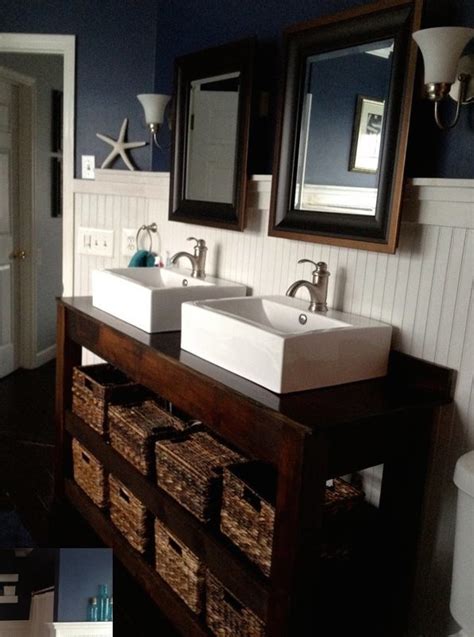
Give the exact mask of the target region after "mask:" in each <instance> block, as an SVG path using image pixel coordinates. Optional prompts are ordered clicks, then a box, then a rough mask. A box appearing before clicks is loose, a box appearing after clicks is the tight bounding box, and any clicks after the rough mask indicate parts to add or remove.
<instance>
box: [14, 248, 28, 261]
mask: <svg viewBox="0 0 474 637" xmlns="http://www.w3.org/2000/svg"><path fill="white" fill-rule="evenodd" d="M10 259H19V260H20V261H24V260H25V259H26V252H25V250H14V251H13V252H12V253H11V255H10Z"/></svg>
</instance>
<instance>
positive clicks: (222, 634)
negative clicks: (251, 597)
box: [206, 571, 265, 637]
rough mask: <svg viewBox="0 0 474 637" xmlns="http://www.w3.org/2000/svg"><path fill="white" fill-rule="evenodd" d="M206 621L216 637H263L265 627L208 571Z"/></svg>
mask: <svg viewBox="0 0 474 637" xmlns="http://www.w3.org/2000/svg"><path fill="white" fill-rule="evenodd" d="M206 621H207V625H208V626H209V628H210V629H211V630H212V631H213V633H215V634H216V635H218V637H264V634H265V625H264V623H263V622H262V621H260V619H259V618H258V617H257V616H256V615H255V614H254V613H253V612H252V611H251V610H249V609H248V608H247V607H246V606H244V605H243V604H241V603H240V601H239V600H238V599H237V598H236V597H234V595H232V594H231V593H230V591H228V590H227V589H226V588H225V586H223V584H221V583H220V582H219V580H217V579H216V578H215V577H214V576H213V575H212V574H211V573H210V572H209V571H207V574H206Z"/></svg>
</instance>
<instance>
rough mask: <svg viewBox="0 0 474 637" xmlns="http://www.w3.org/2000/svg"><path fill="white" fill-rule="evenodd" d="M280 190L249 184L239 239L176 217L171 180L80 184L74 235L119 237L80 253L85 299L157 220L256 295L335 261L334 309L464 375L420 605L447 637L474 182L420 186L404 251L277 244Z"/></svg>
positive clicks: (138, 176) (432, 498)
mask: <svg viewBox="0 0 474 637" xmlns="http://www.w3.org/2000/svg"><path fill="white" fill-rule="evenodd" d="M270 187H271V177H270V176H268V175H262V176H255V177H253V178H252V179H251V180H250V181H249V196H248V210H247V228H246V230H245V232H243V233H239V232H232V231H229V230H221V229H217V228H208V227H205V226H196V225H190V224H183V223H178V222H170V221H168V192H169V175H168V174H167V173H144V172H141V173H139V172H135V173H131V172H126V171H119V170H98V171H97V178H96V180H95V181H85V180H76V181H75V182H74V189H75V215H74V218H75V221H74V225H75V236H76V237H77V232H78V228H79V227H80V226H85V227H89V228H91V227H93V228H104V229H112V230H114V256H113V257H112V258H105V257H94V256H85V255H82V254H78V252H77V250H76V251H75V255H74V292H75V294H76V295H88V294H90V289H91V288H90V273H91V270H93V269H95V268H110V267H118V266H125V265H127V262H128V257H122V256H121V255H120V251H121V234H122V228H137V229H138V227H139V226H141V225H142V224H144V223H146V224H149V223H152V222H156V223H157V225H158V235H159V236H158V237H156V236H154V238H153V239H154V249H155V251H157V252H159V253H160V254H161V255H162V256H163V257H164V258H166V253H167V252H169V254H173V253H174V252H176V251H178V250H183V249H184V250H190V248H191V244H189V243H188V242H187V241H186V238H187V237H189V236H197V237H198V238H204V239H205V240H206V242H207V245H208V248H209V251H208V257H207V272H208V273H209V274H212V275H215V276H219V277H222V278H225V279H229V280H231V281H236V282H239V283H244V284H246V285H247V286H248V287H249V288H250V291H251V293H252V294H284V293H285V291H286V289H287V288H288V286H289V285H290V284H291V283H292V282H293V281H295V280H296V279H300V278H310V274H311V268H310V266H309V265H304V266H303V265H297V261H298V259H300V258H306V259H312V260H314V261H326V262H327V263H328V269H329V271H330V272H331V278H330V281H329V293H328V304H329V305H330V306H332V307H334V308H337V309H339V310H344V311H346V312H354V313H356V314H361V315H363V316H368V317H372V318H374V319H378V320H381V321H385V322H387V323H390V324H391V325H393V327H394V340H393V347H394V348H395V349H398V350H401V351H403V352H406V353H408V354H413V355H414V356H418V357H420V358H423V359H425V360H428V361H432V362H435V363H438V364H440V365H446V366H448V367H451V368H454V369H455V370H457V373H458V374H457V383H456V390H455V404H454V407H453V408H449V409H448V408H446V409H444V410H443V422H442V423H441V426H440V427H439V428H438V432H437V438H436V441H435V448H434V450H433V459H434V460H433V467H432V471H431V473H432V476H431V479H430V483H429V485H428V490H427V506H426V515H425V518H426V522H425V528H424V533H423V536H424V541H423V547H422V559H421V562H420V565H419V602H418V603H417V608H418V610H419V612H420V616H421V618H422V619H421V624H422V626H421V632H423V634H424V635H425V636H426V637H428V636H430V635H433V636H436V637H437V636H438V635H439V636H440V637H441V636H443V637H445V636H446V635H447V634H448V626H447V622H448V618H449V611H448V601H449V588H450V577H451V575H450V569H451V555H452V542H453V524H454V504H455V494H456V491H455V489H454V486H453V484H452V474H453V470H454V464H455V461H456V458H457V457H458V456H459V455H460V454H461V453H462V452H463V451H466V450H467V449H471V448H474V417H473V416H474V413H473V412H474V400H473V377H472V367H473V365H472V362H473V358H474V343H473V341H474V339H473V328H472V325H473V295H472V283H473V259H474V250H473V228H474V180H445V179H414V180H411V181H410V182H409V183H408V184H407V188H406V193H405V199H404V202H403V213H402V225H401V233H400V241H399V247H398V250H397V252H396V254H394V255H387V254H380V253H375V252H367V251H363V250H354V249H347V248H338V247H334V246H328V245H322V244H317V243H306V242H300V241H291V240H288V239H281V238H275V237H269V236H267V226H268V211H269V201H270ZM183 265H184V264H183ZM372 474H373V479H372V480H371V479H367V494H368V497H369V498H371V499H374V498H375V496H376V494H375V492H376V491H378V488H377V487H378V476H379V473H378V472H377V471H373V472H372ZM372 491H374V493H373V492H372Z"/></svg>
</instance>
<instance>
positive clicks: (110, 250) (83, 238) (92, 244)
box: [77, 227, 114, 257]
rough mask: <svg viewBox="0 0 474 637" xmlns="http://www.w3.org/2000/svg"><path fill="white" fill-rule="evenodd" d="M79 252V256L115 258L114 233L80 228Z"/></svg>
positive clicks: (78, 238)
mask: <svg viewBox="0 0 474 637" xmlns="http://www.w3.org/2000/svg"><path fill="white" fill-rule="evenodd" d="M77 251H78V252H79V254H89V255H94V256H97V257H99V256H100V257H113V256H114V231H113V230H99V229H98V228H82V227H81V228H79V232H78V237H77Z"/></svg>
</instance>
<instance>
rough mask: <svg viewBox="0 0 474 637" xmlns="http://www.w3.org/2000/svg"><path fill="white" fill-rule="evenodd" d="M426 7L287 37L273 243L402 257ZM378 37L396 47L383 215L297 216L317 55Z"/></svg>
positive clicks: (394, 1)
mask: <svg viewBox="0 0 474 637" xmlns="http://www.w3.org/2000/svg"><path fill="white" fill-rule="evenodd" d="M422 5H423V0H382V1H379V2H376V3H372V4H369V5H362V6H360V7H356V8H354V9H350V10H348V11H344V12H341V13H337V14H335V15H329V16H324V17H322V18H318V19H315V20H312V21H310V22H306V23H303V24H297V25H295V26H294V27H290V28H289V29H287V30H286V31H285V33H284V73H283V76H282V82H281V86H280V95H279V109H278V116H277V128H276V131H277V134H276V142H275V151H274V160H273V179H272V192H271V202H270V219H269V229H268V234H269V235H270V236H274V237H281V238H287V239H293V240H300V241H310V242H314V243H323V244H330V245H337V246H341V247H347V248H357V249H363V250H371V251H376V252H385V253H394V252H395V251H396V248H397V242H398V233H399V226H400V215H401V199H402V190H403V182H404V169H405V156H406V149H407V143H408V130H409V123H410V115H411V103H412V98H413V86H414V78H415V66H416V56H417V51H416V44H415V42H414V41H413V40H412V38H411V34H412V32H413V31H415V30H416V29H418V28H419V25H420V22H421V12H422ZM354 34H355V35H354ZM374 34H375V36H377V37H380V39H383V38H384V37H386V36H387V35H390V37H393V38H394V40H395V46H394V61H393V66H392V77H391V80H390V87H389V100H387V101H388V102H389V103H388V108H387V116H386V117H387V119H386V131H385V132H384V137H383V141H382V146H381V149H380V152H381V160H380V169H379V171H380V172H379V180H378V188H379V193H378V197H377V205H376V212H375V215H374V217H371V216H367V215H357V214H354V215H352V214H340V213H337V214H335V213H332V212H329V213H327V212H321V211H320V212H318V211H304V210H299V209H296V208H295V206H294V204H293V201H294V197H293V193H294V191H295V179H296V172H297V151H298V135H299V124H300V121H301V113H302V105H303V99H302V94H303V91H302V86H303V81H304V73H305V64H306V59H307V57H309V55H311V54H313V53H314V52H318V51H327V50H332V49H331V48H328V46H329V47H330V46H331V42H332V43H333V47H332V48H333V49H337V48H339V47H338V44H340V48H345V46H348V45H349V44H348V42H349V43H350V44H351V45H357V44H361V43H363V42H366V41H370V37H374ZM331 39H332V40H331Z"/></svg>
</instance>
